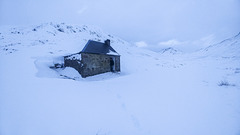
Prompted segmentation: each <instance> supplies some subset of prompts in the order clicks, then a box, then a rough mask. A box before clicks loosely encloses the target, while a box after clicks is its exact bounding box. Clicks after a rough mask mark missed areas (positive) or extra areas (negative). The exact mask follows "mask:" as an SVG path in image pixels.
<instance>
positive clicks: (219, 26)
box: [0, 0, 240, 44]
mask: <svg viewBox="0 0 240 135" xmlns="http://www.w3.org/2000/svg"><path fill="white" fill-rule="evenodd" d="M50 21H53V22H66V23H70V24H91V25H96V26H98V27H100V28H102V29H103V30H105V31H107V32H110V33H112V34H114V35H116V36H119V37H121V38H123V39H125V40H127V41H130V42H137V41H145V42H147V43H149V44H158V43H159V42H162V41H167V40H172V39H174V40H179V41H194V40H198V39H201V38H204V37H207V36H209V35H214V37H215V40H218V41H220V40H221V39H224V38H227V37H231V36H233V35H234V34H237V33H238V32H239V31H240V0H165V1H163V0H0V25H26V24H39V23H43V22H50Z"/></svg>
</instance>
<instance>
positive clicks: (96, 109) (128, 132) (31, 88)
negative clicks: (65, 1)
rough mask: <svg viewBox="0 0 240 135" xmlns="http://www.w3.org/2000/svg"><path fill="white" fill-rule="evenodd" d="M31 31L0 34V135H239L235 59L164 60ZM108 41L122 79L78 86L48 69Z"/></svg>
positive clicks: (81, 36) (69, 34) (85, 35)
mask: <svg viewBox="0 0 240 135" xmlns="http://www.w3.org/2000/svg"><path fill="white" fill-rule="evenodd" d="M55 26H56V27H55ZM60 28H61V30H63V31H64V32H61V31H59V30H58V29H60ZM69 29H70V30H69ZM84 29H85V31H84ZM35 30H36V31H35ZM35 30H34V29H32V30H31V29H24V30H15V31H17V32H20V35H19V33H15V34H14V33H12V34H11V32H12V31H13V30H12V29H11V30H10V31H8V29H7V30H5V32H4V31H3V32H2V31H1V34H0V38H1V39H0V45H1V46H0V134H1V135H79V134H82V135H238V134H240V57H239V55H238V54H237V53H234V52H232V53H231V55H234V56H231V57H219V56H217V55H214V56H211V55H209V54H205V52H203V51H202V52H201V51H199V52H197V53H192V54H178V55H171V54H167V55H164V54H160V53H156V52H152V51H149V50H145V49H141V48H137V47H135V46H132V45H130V44H129V43H127V42H125V41H123V40H121V39H118V38H117V37H113V36H111V35H109V34H105V33H103V32H101V31H100V30H98V29H96V28H94V29H91V28H88V27H87V26H83V27H67V26H65V25H64V24H60V25H59V27H58V26H57V24H56V25H55V24H44V25H41V27H40V26H39V27H37V28H36V29H35ZM68 30H69V31H68ZM77 30H79V33H78V32H76V31H77ZM80 30H81V31H80ZM74 31H75V32H74ZM21 32H22V34H21ZM94 32H95V33H94ZM8 33H9V34H8ZM16 34H17V35H16ZM48 34H49V35H48ZM53 34H54V35H55V36H53ZM50 35H51V36H50ZM106 38H110V39H111V42H112V46H113V48H114V49H115V50H116V51H118V53H119V54H120V55H121V72H120V73H105V74H101V75H97V76H93V77H88V78H84V79H83V78H81V77H80V76H79V75H78V74H77V73H76V72H75V71H74V70H73V69H71V68H65V69H63V70H61V71H55V70H52V69H50V68H49V66H51V65H53V64H54V63H55V62H61V61H62V60H61V56H64V55H67V54H69V53H75V52H78V51H80V50H81V49H82V47H83V46H84V45H85V43H86V39H95V40H98V39H99V40H101V41H103V40H105V39H106ZM233 40H234V43H235V41H237V47H238V48H240V46H239V37H238V38H237V39H233ZM40 41H41V42H40ZM42 42H44V43H42ZM235 46H236V45H235ZM226 49H228V48H226ZM209 50H211V49H208V51H209ZM214 50H216V47H215V49H214ZM238 50H239V49H238ZM234 51H236V49H235V50H234ZM235 54H236V55H235ZM219 55H223V54H222V53H220V54H219ZM224 56H225V55H224ZM62 75H65V76H69V77H70V78H74V79H68V78H66V77H63V76H62Z"/></svg>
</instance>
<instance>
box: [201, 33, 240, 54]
mask: <svg viewBox="0 0 240 135" xmlns="http://www.w3.org/2000/svg"><path fill="white" fill-rule="evenodd" d="M200 53H201V54H202V55H205V56H213V57H225V58H234V57H236V58H240V32H239V33H238V34H237V35H236V36H234V37H232V38H229V39H226V40H223V41H222V42H220V43H218V44H214V45H210V46H209V47H207V48H204V49H202V50H201V51H200Z"/></svg>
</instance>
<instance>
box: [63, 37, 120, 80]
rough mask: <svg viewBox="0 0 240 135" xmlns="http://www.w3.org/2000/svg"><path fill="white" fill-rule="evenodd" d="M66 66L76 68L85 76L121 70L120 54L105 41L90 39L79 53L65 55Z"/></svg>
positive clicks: (108, 41)
mask: <svg viewBox="0 0 240 135" xmlns="http://www.w3.org/2000/svg"><path fill="white" fill-rule="evenodd" d="M64 66H65V67H72V68H74V69H76V70H77V71H78V72H79V74H81V76H82V77H83V78H85V77H88V76H93V75H97V74H101V73H105V72H120V55H119V54H118V53H117V52H116V51H115V50H114V49H113V48H112V47H111V46H110V40H109V39H108V40H106V41H105V42H104V43H101V42H97V41H93V40H89V41H88V42H87V44H86V45H85V47H84V48H83V50H82V51H81V52H79V53H75V54H71V55H68V56H64Z"/></svg>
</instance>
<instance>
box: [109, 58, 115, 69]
mask: <svg viewBox="0 0 240 135" xmlns="http://www.w3.org/2000/svg"><path fill="white" fill-rule="evenodd" d="M115 60H116V59H115V57H110V68H111V71H112V72H114V71H115Z"/></svg>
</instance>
